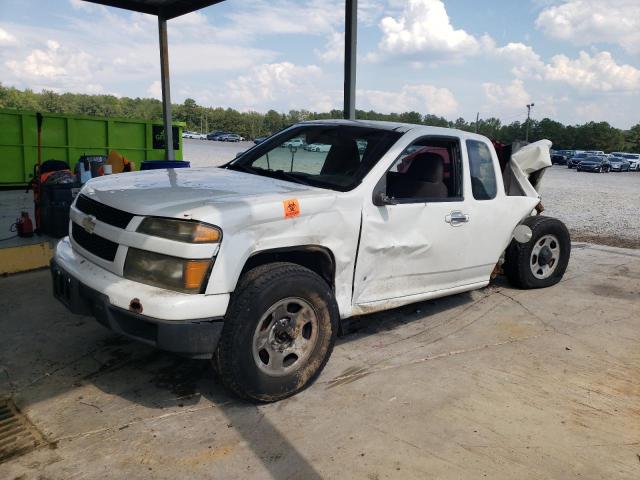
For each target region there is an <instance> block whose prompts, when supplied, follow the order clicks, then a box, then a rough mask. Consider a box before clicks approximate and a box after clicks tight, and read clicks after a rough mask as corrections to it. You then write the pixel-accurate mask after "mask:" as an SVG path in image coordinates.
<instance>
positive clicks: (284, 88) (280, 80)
mask: <svg viewBox="0 0 640 480" xmlns="http://www.w3.org/2000/svg"><path fill="white" fill-rule="evenodd" d="M322 77H323V72H322V69H321V68H320V67H318V66H316V65H305V66H299V65H294V64H293V63H290V62H281V63H271V64H263V65H259V66H256V67H254V68H252V69H251V71H250V72H249V73H248V74H247V75H241V76H239V77H238V78H236V79H235V80H231V81H229V82H227V92H226V93H225V97H226V98H224V99H223V100H222V99H221V100H222V101H223V102H225V103H228V102H229V101H231V102H232V104H233V103H235V104H236V105H240V106H242V108H244V109H251V110H264V109H265V108H266V107H268V106H272V105H274V104H276V103H277V104H280V105H285V106H286V107H285V108H306V109H311V110H318V111H327V110H330V109H332V108H335V107H336V98H335V96H334V95H331V93H327V92H326V90H325V89H322V88H321V87H320V86H319V84H320V80H321V79H322Z"/></svg>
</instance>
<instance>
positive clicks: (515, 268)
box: [503, 215, 571, 289]
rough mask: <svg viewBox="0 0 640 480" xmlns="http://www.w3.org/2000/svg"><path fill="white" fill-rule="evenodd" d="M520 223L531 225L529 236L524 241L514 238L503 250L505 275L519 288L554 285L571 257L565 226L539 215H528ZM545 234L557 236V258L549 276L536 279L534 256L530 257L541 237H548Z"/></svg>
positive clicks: (558, 221)
mask: <svg viewBox="0 0 640 480" xmlns="http://www.w3.org/2000/svg"><path fill="white" fill-rule="evenodd" d="M522 223H523V225H527V226H528V227H529V228H531V232H532V236H531V239H530V240H529V241H528V242H527V243H518V242H517V241H516V240H515V239H514V240H512V241H511V244H510V245H509V247H507V250H506V252H505V262H504V265H503V270H504V273H505V275H506V276H507V278H508V279H509V282H510V283H511V284H512V285H514V286H516V287H518V288H524V289H532V288H545V287H550V286H552V285H555V284H556V283H558V282H559V281H560V280H561V279H562V276H563V275H564V272H565V271H566V270H567V265H568V264H569V258H570V256H571V238H570V236H569V231H568V230H567V227H566V226H565V224H564V223H562V222H561V221H560V220H558V219H556V218H551V217H545V216H542V215H538V216H535V217H528V218H527V219H526V220H524V221H523V222H522ZM548 236H552V237H555V239H557V244H558V247H559V257H558V259H557V260H556V261H555V263H554V265H553V270H552V272H551V273H550V275H549V276H547V277H546V278H538V277H537V276H536V275H534V271H533V270H534V266H535V268H536V269H537V268H538V267H539V265H537V264H535V263H533V260H534V259H535V257H534V256H532V253H533V250H534V247H536V245H538V243H539V242H540V241H541V239H542V238H543V237H545V238H547V239H548V238H549V237H548ZM540 256H542V255H540ZM538 273H539V272H538Z"/></svg>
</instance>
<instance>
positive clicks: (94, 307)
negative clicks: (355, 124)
mask: <svg viewBox="0 0 640 480" xmlns="http://www.w3.org/2000/svg"><path fill="white" fill-rule="evenodd" d="M85 269H90V270H91V272H85V271H84V270H85ZM88 273H91V275H88ZM51 276H52V281H53V294H54V296H55V297H56V298H57V299H58V300H60V301H61V302H62V303H63V304H64V305H65V306H66V307H67V308H68V309H69V311H71V312H72V313H74V314H79V315H91V316H94V317H95V318H96V320H97V321H98V322H99V323H100V324H102V325H103V326H105V327H107V328H109V329H111V330H113V331H114V332H117V333H120V334H122V335H124V336H126V337H129V338H132V339H135V340H138V341H141V342H143V343H146V344H148V345H151V346H154V347H156V348H159V349H161V350H167V351H170V352H175V353H178V354H181V355H185V356H188V357H191V358H211V356H212V355H213V353H214V352H215V349H216V347H217V344H218V340H219V338H220V335H221V333H222V327H223V315H224V313H225V311H226V307H227V304H228V296H223V295H209V296H206V295H189V294H178V293H176V292H169V291H166V290H162V289H158V288H155V287H150V286H148V285H142V284H139V283H137V282H131V281H128V280H125V279H123V278H121V277H118V276H116V275H114V274H112V273H111V272H108V271H106V270H104V269H102V268H101V267H98V266H97V265H95V264H92V263H90V262H89V261H87V260H86V259H84V258H82V257H80V256H79V255H77V254H75V252H73V251H72V249H71V246H70V244H69V243H68V240H67V239H63V240H62V241H61V242H60V243H59V244H58V247H57V249H56V254H55V255H54V258H53V259H52V260H51ZM111 277H113V278H111ZM92 283H93V284H92ZM96 283H97V284H96ZM102 284H105V285H109V286H108V287H106V286H105V285H102ZM150 291H152V292H153V295H152V294H151V293H150ZM135 292H137V293H138V295H137V296H136V293H135ZM161 292H164V293H165V295H164V296H162V293H161ZM122 295H126V296H130V297H132V300H133V297H136V298H135V299H136V300H138V302H139V303H140V305H141V306H142V311H140V309H139V308H132V306H129V308H125V307H124V306H122V305H118V304H117V302H114V298H116V299H117V300H118V303H119V302H122V298H119V297H121V296H122ZM112 297H113V298H112ZM189 297H191V299H192V300H193V302H194V304H195V305H194V308H193V309H190V305H189ZM202 297H210V298H208V299H207V300H209V301H212V302H211V307H212V308H211V311H212V315H211V316H206V317H204V316H203V317H201V316H200V315H198V316H197V317H194V318H179V319H173V318H170V319H167V318H158V316H157V315H148V314H147V309H146V306H145V304H146V305H148V306H151V303H150V302H151V301H157V302H160V303H162V307H163V309H162V310H164V312H167V313H166V314H165V315H164V316H165V317H166V316H171V317H174V316H176V309H177V308H178V307H179V309H180V311H181V312H182V313H181V314H180V315H188V313H187V312H189V311H190V310H195V311H202V309H203V308H204V307H203V306H202V305H200V303H202V301H203V299H202ZM213 297H227V298H222V299H221V298H213ZM137 306H138V305H136V304H135V302H134V304H133V307H137ZM157 306H158V305H157V304H156V307H157ZM149 310H152V311H154V310H155V311H157V308H149ZM192 313H193V312H192Z"/></svg>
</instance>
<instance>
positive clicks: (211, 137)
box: [207, 130, 231, 141]
mask: <svg viewBox="0 0 640 480" xmlns="http://www.w3.org/2000/svg"><path fill="white" fill-rule="evenodd" d="M230 133H231V132H225V131H223V130H218V131H215V132H211V133H209V134H207V140H215V141H218V140H219V139H220V137H221V136H222V135H228V134H230Z"/></svg>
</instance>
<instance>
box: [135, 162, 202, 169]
mask: <svg viewBox="0 0 640 480" xmlns="http://www.w3.org/2000/svg"><path fill="white" fill-rule="evenodd" d="M189 167H191V162H185V161H184V160H145V161H144V162H142V165H140V170H161V169H163V168H189Z"/></svg>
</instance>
